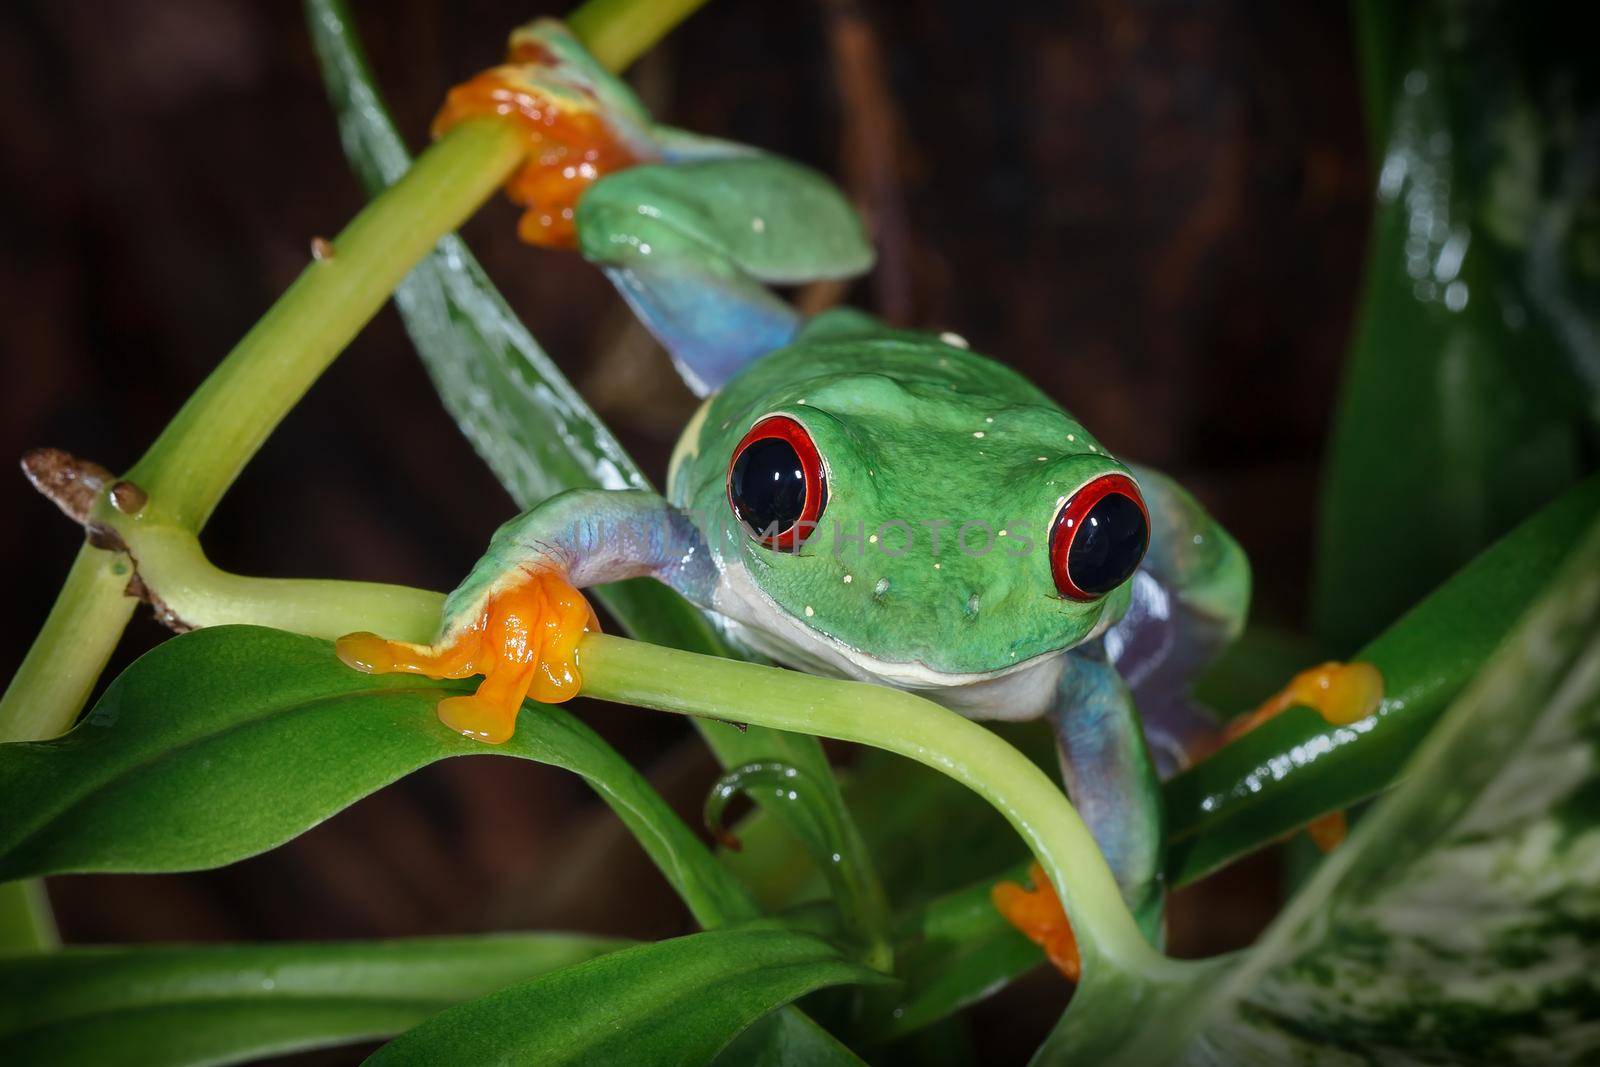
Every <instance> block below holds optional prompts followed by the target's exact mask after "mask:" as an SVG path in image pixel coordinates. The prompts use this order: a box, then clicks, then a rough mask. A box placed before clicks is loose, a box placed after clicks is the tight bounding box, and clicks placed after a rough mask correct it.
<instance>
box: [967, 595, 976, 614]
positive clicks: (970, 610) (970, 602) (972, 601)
mask: <svg viewBox="0 0 1600 1067" xmlns="http://www.w3.org/2000/svg"><path fill="white" fill-rule="evenodd" d="M967 617H968V618H973V619H975V618H977V617H978V594H977V593H973V594H971V595H970V596H968V597H967Z"/></svg>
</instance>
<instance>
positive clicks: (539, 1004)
mask: <svg viewBox="0 0 1600 1067" xmlns="http://www.w3.org/2000/svg"><path fill="white" fill-rule="evenodd" d="M882 981H884V979H883V976H882V975H879V974H878V973H877V972H875V971H872V970H870V969H868V968H866V967H863V966H861V965H860V964H857V963H853V962H851V961H849V960H847V959H846V958H845V957H843V956H842V955H841V954H840V953H839V950H838V949H836V948H834V947H833V946H832V945H830V944H829V943H828V942H826V941H823V940H822V939H821V938H818V937H816V936H814V935H812V934H806V933H801V932H799V931H795V930H790V929H787V928H785V927H783V926H781V925H779V924H776V923H772V922H759V923H753V924H750V925H748V926H744V927H738V928H730V929H722V930H710V931H707V932H705V933H699V934H691V935H689V936H687V937H679V938H674V939H673V940H670V941H661V942H657V943H655V944H652V945H641V946H638V947H637V948H630V949H624V950H622V951H621V952H614V953H611V954H610V955H607V956H602V957H600V958H598V959H594V960H590V961H589V962H587V963H581V964H578V965H577V966H575V967H569V968H567V969H565V970H562V971H557V972H555V973H553V974H549V975H546V976H544V977H541V978H535V979H533V980H532V981H529V982H524V983H521V984H520V985H516V986H513V987H511V988H509V989H504V990H501V991H500V992H498V993H494V994H491V995H489V996H486V997H480V998H479V999H477V1000H474V1001H471V1002H470V1003H467V1004H463V1005H461V1006H459V1007H456V1008H452V1009H450V1010H448V1011H445V1012H442V1013H441V1014H439V1015H437V1016H435V1017H434V1018H433V1019H431V1020H429V1021H428V1022H426V1023H423V1024H422V1025H421V1026H419V1027H417V1028H416V1029H415V1030H412V1031H410V1032H409V1033H406V1034H404V1035H403V1036H401V1037H399V1038H397V1039H396V1040H395V1041H393V1042H392V1043H390V1044H388V1045H385V1046H384V1047H383V1048H382V1049H380V1050H378V1052H377V1053H376V1054H375V1055H374V1056H373V1057H372V1058H371V1059H370V1060H369V1061H368V1062H369V1063H373V1064H382V1065H387V1064H410V1063H417V1064H436V1063H471V1064H495V1063H537V1064H541V1065H549V1067H554V1065H558V1064H593V1063H626V1064H630V1065H639V1067H647V1065H651V1064H689V1063H706V1062H709V1061H710V1060H711V1059H712V1057H714V1056H715V1055H716V1054H717V1052H718V1050H719V1049H721V1048H722V1047H723V1046H724V1045H726V1044H727V1043H728V1041H729V1040H730V1039H731V1038H733V1037H734V1035H736V1034H738V1033H739V1032H740V1031H741V1030H743V1029H744V1028H745V1027H747V1026H749V1025H750V1024H751V1023H753V1022H755V1021H756V1020H757V1019H760V1018H761V1017H762V1016H764V1015H766V1014H767V1013H769V1012H771V1011H773V1010H774V1009H776V1008H779V1007H781V1006H783V1005H785V1004H788V1003H789V1002H790V1001H793V1000H795V999H796V998H798V997H801V996H804V995H805V994H806V993H809V992H811V991H812V990H814V989H821V988H823V987H825V986H834V985H841V984H846V983H855V984H861V983H877V982H882Z"/></svg>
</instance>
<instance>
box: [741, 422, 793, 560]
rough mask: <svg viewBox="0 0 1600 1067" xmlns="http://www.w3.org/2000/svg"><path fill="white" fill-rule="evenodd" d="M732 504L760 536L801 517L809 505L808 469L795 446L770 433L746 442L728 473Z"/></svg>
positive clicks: (783, 527)
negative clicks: (807, 498)
mask: <svg viewBox="0 0 1600 1067" xmlns="http://www.w3.org/2000/svg"><path fill="white" fill-rule="evenodd" d="M729 483H730V484H729V487H728V488H729V489H730V490H731V491H732V496H733V506H734V509H735V510H736V511H737V512H738V513H739V518H740V520H741V521H743V523H744V524H745V525H746V526H748V527H750V529H751V531H752V532H754V533H755V534H757V535H758V536H766V537H771V536H773V535H775V534H780V533H782V532H783V531H785V530H787V529H788V528H789V527H791V526H793V525H794V524H795V523H796V522H798V521H800V515H801V514H802V513H803V512H804V510H805V506H806V472H805V469H804V468H803V467H802V466H801V465H800V455H799V453H797V452H795V450H794V446H793V445H791V444H790V443H789V442H787V441H785V440H783V439H782V438H778V437H768V438H766V439H764V440H761V441H755V442H753V443H751V444H750V445H748V446H746V448H745V450H744V451H743V452H740V453H739V458H738V459H736V460H734V461H733V473H732V474H731V475H730V476H729Z"/></svg>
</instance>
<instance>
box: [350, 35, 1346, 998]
mask: <svg viewBox="0 0 1600 1067" xmlns="http://www.w3.org/2000/svg"><path fill="white" fill-rule="evenodd" d="M486 113H494V114H502V115H511V116H515V117H517V118H520V119H521V120H522V121H523V122H524V123H525V125H526V128H527V130H528V133H529V137H530V141H531V150H530V156H529V162H528V164H527V166H526V167H525V168H524V169H523V170H522V172H521V173H519V175H518V176H517V177H516V178H515V179H514V180H513V181H512V182H511V184H510V186H509V187H508V188H509V191H510V193H511V195H512V196H513V198H514V199H516V200H518V201H519V202H520V203H522V204H523V205H524V206H525V207H526V208H527V213H526V214H525V215H524V217H523V220H522V224H521V227H520V232H521V234H522V236H523V237H524V238H526V239H528V240H530V241H532V242H534V243H539V244H545V245H551V246H555V247H569V248H577V249H578V250H579V251H581V252H582V254H583V255H584V256H585V257H586V258H587V259H589V260H590V261H592V262H594V263H596V264H598V265H599V266H600V267H601V268H602V269H603V270H604V271H605V273H606V274H607V276H608V277H609V278H610V279H611V280H612V282H613V283H615V285H616V287H617V289H618V290H620V291H621V293H622V295H623V296H624V297H625V298H626V299H627V301H628V303H629V304H630V305H631V306H632V308H633V309H634V310H635V312H636V313H637V314H638V315H639V317H640V318H641V319H642V320H643V321H644V323H645V324H646V325H647V326H648V327H649V328H650V329H651V330H652V331H653V332H654V333H655V335H656V337H657V338H659V339H660V341H661V342H662V343H663V345H664V346H665V347H666V349H667V351H668V352H669V353H670V354H671V356H672V358H673V360H674V362H675V363H676V365H677V366H678V368H679V370H680V372H681V373H682V376H683V378H684V380H685V381H686V382H687V383H688V384H689V385H690V387H691V388H693V389H694V390H695V391H696V392H697V393H699V394H700V395H702V396H704V397H705V400H704V402H703V403H702V405H701V406H700V409H699V411H698V413H697V414H696V415H695V416H694V418H693V419H692V420H691V422H690V423H689V425H688V427H687V428H686V429H685V431H684V432H683V435H682V438H681V439H680V441H679V442H678V446H677V448H676V450H675V452H674V454H673V457H672V462H671V468H670V473H669V475H668V486H667V493H666V495H665V496H658V495H656V494H654V493H650V492H644V491H638V490H616V491H608V490H598V489H585V490H574V491H570V492H566V493H562V494H560V495H558V496H555V497H552V498H550V499H549V500H546V501H544V502H543V503H541V504H539V505H538V506H536V507H534V508H532V509H531V510H529V511H527V512H525V513H524V514H522V515H519V516H517V517H516V518H514V519H512V520H511V521H510V522H507V523H506V524H505V525H504V526H502V527H501V528H500V529H499V530H498V531H497V532H496V533H495V535H494V537H493V539H492V541H491V542H490V545H489V548H488V551H487V552H486V553H485V555H484V556H483V558H482V559H481V560H480V561H479V562H478V564H477V565H476V566H475V567H474V568H473V570H472V572H471V573H470V574H469V575H468V576H467V578H466V580H465V581H463V582H462V583H461V585H460V586H459V587H458V588H457V589H456V590H455V591H454V592H453V593H452V594H451V595H450V597H449V599H448V601H447V602H446V605H445V608H444V616H443V620H442V623H441V626H440V630H439V634H438V637H437V639H436V640H435V641H434V642H433V643H432V644H430V645H426V646H417V645H409V644H401V643H397V642H390V641H386V640H384V639H382V638H380V637H377V636H375V635H372V634H353V635H350V636H348V637H346V638H344V639H342V640H341V641H340V642H339V646H338V650H339V654H340V656H341V657H343V658H344V660H345V661H346V662H347V663H350V664H351V665H352V666H356V667H358V668H359V669H362V670H368V671H415V672H419V673H423V674H427V675H431V676H435V677H466V676H469V675H474V674H482V675H484V676H485V677H484V680H483V682H482V684H481V685H480V686H479V687H478V690H477V692H476V694H474V695H472V696H462V697H452V698H449V699H446V700H444V701H442V702H441V703H440V706H439V715H440V717H441V718H442V719H443V720H444V722H445V723H446V724H448V725H449V726H450V727H452V728H454V729H456V730H459V731H460V732H462V733H464V734H467V735H468V736H471V737H476V738H479V739H481V740H484V741H487V742H491V743H492V742H500V741H504V740H506V739H507V738H508V737H510V736H511V733H512V730H513V728H514V726H515V722H516V716H517V714H518V711H519V709H520V708H521V707H522V703H523V699H524V697H525V696H528V695H530V694H531V695H532V696H533V697H534V698H535V699H536V700H540V701H545V702H550V701H558V700H564V699H567V698H568V697H571V696H572V695H574V694H575V693H577V692H578V690H579V688H580V684H581V676H580V672H579V666H578V663H577V660H576V653H575V650H576V647H577V644H578V641H579V639H580V637H581V636H582V634H583V632H584V630H585V628H586V627H589V626H592V625H593V624H594V615H593V613H592V611H591V610H590V608H589V605H588V603H587V602H586V601H585V600H584V598H583V596H582V595H581V594H580V593H579V592H578V590H579V589H582V588H584V587H587V586H591V585H596V584H599V583H605V582H613V581H617V580H620V579H624V578H633V577H639V576H649V577H652V578H655V579H657V580H659V581H661V582H664V583H666V584H667V585H669V586H671V587H672V588H673V589H675V590H677V591H678V592H679V593H681V594H682V595H683V596H685V597H686V598H688V599H689V600H690V601H692V602H693V603H695V604H696V605H698V606H700V607H701V608H703V609H704V610H706V611H707V612H709V613H711V615H712V617H713V618H714V619H716V620H717V621H718V622H719V624H720V625H721V626H722V627H723V628H724V629H725V630H726V631H727V633H728V634H729V635H730V636H731V637H732V638H733V639H734V640H735V641H737V642H738V643H740V644H742V645H744V646H747V647H749V648H751V649H754V650H756V651H758V652H760V653H763V654H765V655H767V656H769V657H771V658H772V659H775V660H777V661H779V662H782V663H784V664H788V665H790V666H793V667H796V668H798V669H800V670H806V671H812V672H819V673H826V674H831V675H839V676H843V677H847V678H855V679H860V680H863V681H869V682H876V683H880V684H884V685H890V686H895V687H898V688H901V689H907V690H912V691H915V692H917V693H920V694H922V695H924V696H926V697H928V698H929V699H931V700H934V701H936V702H938V703H940V704H943V705H945V706H947V707H950V708H953V709H955V710H957V711H959V712H960V713H962V714H964V715H967V716H971V717H973V718H979V719H1025V718H1035V717H1039V716H1043V717H1046V718H1047V719H1048V720H1049V722H1050V724H1051V726H1052V727H1053V728H1054V731H1055V735H1056V737H1057V739H1058V741H1059V746H1060V753H1061V766H1062V769H1063V772H1064V778H1065V782H1066V788H1067V791H1068V793H1069V795H1070V797H1071V800H1072V802H1073V803H1074V804H1075V805H1076V807H1077V809H1078V811H1079V812H1080V813H1081V815H1082V816H1083V818H1084V820H1085V821H1086V822H1087V824H1088V826H1089V828H1090V830H1091V831H1092V832H1093V834H1094V835H1095V838H1096V840H1097V841H1098V843H1099V844H1100V847H1101V849H1102V851H1103V852H1104V854H1105V856H1106V859H1107V861H1108V862H1109V864H1110V866H1111V869H1112V871H1113V873H1114V874H1115V876H1116V878H1117V881H1118V884H1119V886H1120V887H1121V889H1122V892H1123V894H1124V897H1125V899H1126V901H1127V903H1128V905H1129V907H1130V909H1132V911H1133V912H1134V914H1135V915H1136V916H1137V917H1138V918H1139V920H1140V922H1141V925H1142V927H1143V928H1144V929H1145V930H1146V932H1147V934H1148V935H1149V936H1150V937H1151V938H1152V939H1153V940H1156V939H1158V938H1159V929H1160V914H1161V904H1162V895H1163V894H1162V886H1161V877H1160V848H1161V840H1162V822H1161V810H1160V792H1159V789H1158V788H1157V784H1158V767H1161V768H1171V767H1175V766H1178V765H1181V764H1182V763H1183V762H1185V760H1186V759H1187V758H1188V756H1189V754H1190V753H1191V752H1192V751H1193V750H1194V748H1195V746H1196V745H1197V744H1201V743H1202V741H1201V738H1202V736H1203V735H1204V734H1206V733H1209V732H1210V731H1207V730H1205V729H1204V728H1203V727H1202V726H1201V724H1202V723H1204V722H1206V721H1208V720H1204V719H1202V718H1200V717H1199V716H1198V713H1197V712H1196V710H1195V709H1193V708H1192V706H1191V704H1190V701H1189V697H1188V684H1189V681H1190V679H1191V678H1192V676H1193V675H1194V674H1195V673H1196V672H1197V671H1198V670H1199V668H1201V667H1202V666H1204V665H1205V664H1206V663H1207V662H1208V661H1209V660H1211V659H1212V658H1213V657H1214V656H1215V655H1216V654H1217V653H1218V652H1219V651H1220V650H1221V649H1222V648H1223V647H1224V646H1225V645H1226V644H1227V643H1228V642H1229V641H1230V640H1231V639H1232V638H1233V637H1234V636H1235V635H1236V634H1237V633H1238V632H1239V630H1240V627H1241V626H1242V624H1243V621H1244V617H1245V610H1246V606H1247V603H1248V600H1249V589H1250V570H1249V566H1248V564H1247V562H1246V560H1245V557H1244V554H1243V553H1242V552H1241V551H1240V549H1239V546H1238V545H1237V544H1236V543H1235V542H1234V540H1233V539H1232V538H1231V537H1229V536H1228V534H1227V533H1226V532H1225V531H1224V530H1223V529H1222V528H1221V527H1220V526H1218V525H1217V524H1216V523H1215V522H1214V521H1212V519H1211V518H1210V517H1209V516H1208V515H1207V514H1206V513H1205V511H1204V510H1203V509H1202V508H1201V507H1200V506H1199V505H1198V504H1197V503H1196V502H1195V500H1194V498H1193V497H1191V496H1190V495H1189V494H1188V493H1186V492H1184V491H1183V490H1182V489H1181V488H1180V487H1179V486H1177V485H1176V484H1175V483H1174V482H1172V481H1171V480H1170V479H1168V478H1166V477H1165V476H1163V475H1161V474H1159V473H1157V472H1156V471H1153V470H1150V469H1147V468H1143V467H1139V466H1136V465H1133V464H1131V463H1128V462H1125V461H1123V460H1121V459H1119V458H1117V457H1116V456H1113V455H1112V454H1111V452H1110V450H1108V449H1107V448H1106V446H1105V445H1104V444H1103V443H1101V442H1100V441H1099V440H1098V439H1097V438H1096V437H1095V436H1094V435H1093V434H1092V433H1091V432H1089V431H1088V430H1087V429H1085V428H1084V426H1083V425H1082V424H1080V423H1079V422H1078V421H1077V420H1076V419H1074V418H1073V417H1072V416H1071V415H1070V414H1068V413H1067V412H1066V411H1065V410H1063V408H1062V407H1061V406H1060V405H1058V404H1057V403H1056V402H1055V401H1054V400H1052V399H1051V398H1050V397H1048V396H1046V395H1045V394H1044V393H1042V392H1040V391H1039V390H1038V389H1037V388H1035V387H1034V386H1033V385H1031V384H1029V383H1028V382H1027V381H1026V380H1024V379H1023V378H1022V377H1021V376H1019V375H1018V374H1016V373H1015V372H1013V371H1011V370H1009V369H1008V368H1006V367H1005V366H1004V365H1003V364H1000V363H997V362H995V361H994V360H991V359H989V358H987V357H985V356H982V355H979V354H978V353H976V352H974V351H972V350H971V349H970V348H969V347H968V345H967V343H966V342H965V341H964V340H962V339H961V338H959V337H957V336H955V335H953V334H941V335H938V336H935V335H932V334H925V333H917V332H909V331H904V330H894V329H890V328H888V327H886V326H884V325H882V324H881V323H878V322H877V321H875V320H873V319H872V318H870V317H868V316H866V315H864V314H860V313H857V312H853V311H847V310H837V311H831V312H827V313H824V314H822V315H819V316H816V317H814V318H811V319H809V320H808V319H805V318H804V317H802V316H801V315H800V314H799V313H798V312H797V311H795V310H794V309H793V308H792V307H790V305H789V304H787V303H786V302H785V301H783V300H782V299H780V298H779V297H778V296H776V295H775V294H774V293H772V292H771V291H770V290H769V289H768V288H767V287H768V286H769V285H783V284H793V283H800V282H806V281H812V280H817V279H826V278H844V277H849V276H852V275H856V274H859V273H861V272H862V271H864V270H866V269H867V268H868V267H869V266H870V265H871V262H872V251H871V248H870V246H869V245H868V243H867V241H866V240H865V238H864V236H863V233H862V229H861V226H860V224H859V221H858V220H857V218H856V216H855V214H854V212H853V211H852V210H851V209H850V207H849V205H848V204H847V203H846V202H845V200H844V199H843V197H842V196H841V195H840V194H839V193H838V191H837V190H836V189H835V188H834V187H833V186H832V185H831V184H830V183H829V182H828V181H826V180H825V179H824V178H822V177H821V176H819V175H817V174H815V173H813V172H811V171H809V170H806V169H804V168H802V167H799V166H796V165H794V164H792V163H788V162H785V161H783V160H781V159H778V158H776V157H773V156H771V155H767V154H764V153H761V152H757V151H754V150H752V149H749V148H745V147H742V146H738V145H732V144H728V143H726V142H721V141H714V140H710V139H707V138H701V137H695V136H692V135H689V134H685V133H682V132H679V131H675V130H671V129H668V128H665V127H662V126H658V125H656V124H654V123H653V122H652V121H651V120H650V117H649V115H648V114H647V113H646V112H645V110H644V108H643V107H642V106H641V105H640V104H639V102H638V101H637V100H636V99H635V98H634V97H633V95H632V94H631V93H630V92H629V91H628V89H627V87H626V86H625V85H623V84H622V83H621V82H619V81H617V80H616V79H615V78H613V77H612V76H610V75H609V74H607V73H606V72H605V71H604V70H603V69H601V68H600V67H599V66H598V64H596V63H595V62H594V60H593V59H592V58H591V57H590V56H588V55H587V53H585V52H584V50H583V49H582V47H581V46H580V45H579V44H578V43H577V42H576V41H575V40H574V39H573V38H572V37H571V36H570V34H568V33H567V32H566V31H565V30H564V29H563V28H562V27H561V26H560V25H559V24H558V23H554V22H549V21H541V22H538V23H534V24H532V25H531V26H528V27H524V28H523V29H521V30H519V31H517V33H516V34H515V35H513V38H512V47H511V56H510V59H509V61H508V62H507V63H506V64H505V65H503V66H500V67H497V68H494V69H492V70H490V71H487V72H485V73H484V74H482V75H479V76H478V77H477V78H475V79H473V80H472V81H469V82H467V83H466V84H465V85H463V86H461V87H458V88H457V89H456V90H454V91H453V92H452V94H451V96H450V98H449V100H448V102H447V104H446V107H445V110H444V112H443V113H442V114H441V116H440V121H439V127H440V128H447V127H449V126H450V125H452V124H454V123H456V122H459V121H463V120H465V119H469V118H472V117H474V116H479V115H483V114H486ZM1347 670H1348V669H1346V668H1340V667H1338V666H1337V665H1330V666H1329V667H1328V668H1326V669H1325V671H1324V674H1323V675H1322V676H1319V677H1324V678H1325V679H1326V680H1327V681H1328V682H1329V683H1330V685H1331V686H1332V688H1334V689H1337V690H1338V693H1339V694H1340V695H1339V696H1338V698H1337V701H1336V702H1337V703H1341V706H1345V705H1348V706H1347V707H1346V711H1347V712H1348V711H1349V710H1350V708H1351V707H1355V705H1356V704H1360V705H1362V706H1365V705H1366V704H1367V703H1369V702H1375V699H1376V698H1375V696H1374V695H1373V693H1372V692H1371V688H1372V687H1371V684H1370V679H1366V680H1363V677H1362V676H1356V677H1352V676H1350V675H1348V674H1345V673H1341V672H1343V671H1347ZM1303 688H1304V686H1303ZM1310 688H1311V689H1312V690H1315V689H1316V688H1317V686H1316V685H1315V684H1312V685H1311V686H1310ZM1323 688H1324V689H1327V688H1329V686H1323ZM1347 691H1348V692H1347ZM1312 699H1313V700H1315V699H1316V694H1315V693H1313V694H1312ZM1325 702H1326V701H1325ZM1352 702H1354V703H1352ZM1367 710H1370V708H1368V709H1367ZM1363 714H1364V712H1363ZM1356 717H1360V716H1359V715H1358V716H1356ZM1040 877H1042V876H1036V882H1038V881H1039V879H1040ZM996 900H997V902H998V903H999V904H1000V906H1001V908H1002V910H1003V911H1005V912H1006V913H1007V915H1008V916H1009V917H1010V918H1012V919H1013V921H1015V922H1017V924H1018V925H1019V926H1021V927H1022V928H1023V929H1024V931H1025V932H1027V933H1029V934H1030V936H1033V937H1035V939H1036V940H1039V941H1040V942H1041V943H1042V944H1045V945H1046V947H1047V948H1048V949H1049V950H1050V952H1051V955H1052V958H1054V959H1055V960H1056V962H1057V964H1058V965H1059V966H1061V967H1062V968H1063V969H1064V970H1068V971H1069V972H1070V971H1071V969H1072V966H1074V963H1073V960H1074V959H1075V952H1074V949H1073V946H1072V943H1071V939H1070V933H1069V932H1068V931H1067V927H1066V923H1065V917H1064V916H1062V915H1060V905H1059V904H1058V903H1056V902H1055V900H1054V897H1053V894H1051V893H1050V891H1049V888H1048V886H1047V885H1044V884H1039V885H1038V888H1037V890H1036V891H1035V892H1033V893H1030V892H1028V891H1026V890H1023V889H1022V888H1021V887H1017V886H1010V887H1009V888H1004V887H1002V889H1001V890H999V891H998V892H997V894H996Z"/></svg>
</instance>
